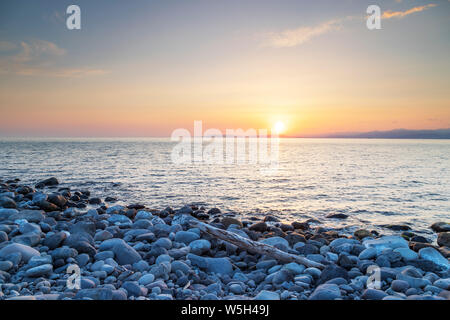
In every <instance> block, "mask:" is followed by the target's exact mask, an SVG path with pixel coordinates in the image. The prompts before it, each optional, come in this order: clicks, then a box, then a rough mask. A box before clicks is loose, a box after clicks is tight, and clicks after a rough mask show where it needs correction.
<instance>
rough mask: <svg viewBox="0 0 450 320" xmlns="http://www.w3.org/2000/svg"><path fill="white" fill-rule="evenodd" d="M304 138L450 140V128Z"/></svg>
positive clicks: (333, 134) (351, 133)
mask: <svg viewBox="0 0 450 320" xmlns="http://www.w3.org/2000/svg"><path fill="white" fill-rule="evenodd" d="M304 138H364V139H450V128H448V129H436V130H407V129H395V130H390V131H370V132H343V133H331V134H324V135H320V136H319V135H317V136H304Z"/></svg>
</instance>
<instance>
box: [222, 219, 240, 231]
mask: <svg viewBox="0 0 450 320" xmlns="http://www.w3.org/2000/svg"><path fill="white" fill-rule="evenodd" d="M221 223H222V224H223V226H224V227H225V229H228V227H229V226H230V225H232V224H235V225H237V226H239V227H240V228H242V227H243V225H242V222H241V221H240V220H238V219H236V218H231V217H223V218H222V220H221Z"/></svg>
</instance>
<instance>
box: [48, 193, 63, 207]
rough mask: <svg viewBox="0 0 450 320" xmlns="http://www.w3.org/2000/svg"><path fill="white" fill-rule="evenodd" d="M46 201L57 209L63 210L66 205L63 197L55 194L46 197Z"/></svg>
mask: <svg viewBox="0 0 450 320" xmlns="http://www.w3.org/2000/svg"><path fill="white" fill-rule="evenodd" d="M47 201H48V202H50V203H53V204H54V205H56V206H58V207H59V208H63V207H64V206H65V205H66V203H67V199H66V198H65V197H63V196H62V195H60V194H55V193H53V194H50V195H48V198H47Z"/></svg>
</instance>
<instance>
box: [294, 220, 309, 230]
mask: <svg viewBox="0 0 450 320" xmlns="http://www.w3.org/2000/svg"><path fill="white" fill-rule="evenodd" d="M292 226H293V227H294V229H300V230H308V229H309V224H308V223H307V222H292Z"/></svg>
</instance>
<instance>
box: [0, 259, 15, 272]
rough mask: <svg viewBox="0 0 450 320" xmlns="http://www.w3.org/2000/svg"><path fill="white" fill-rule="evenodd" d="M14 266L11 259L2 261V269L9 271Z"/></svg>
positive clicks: (0, 267) (0, 262)
mask: <svg viewBox="0 0 450 320" xmlns="http://www.w3.org/2000/svg"><path fill="white" fill-rule="evenodd" d="M13 266H14V264H13V263H12V262H11V261H0V271H8V270H9V269H11V268H12V267H13Z"/></svg>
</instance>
